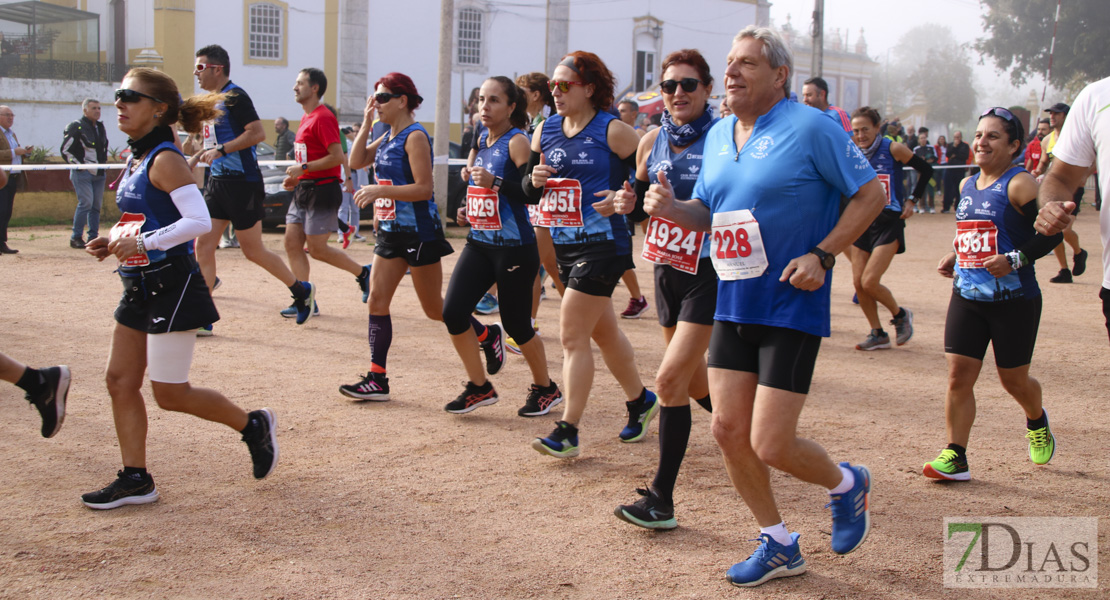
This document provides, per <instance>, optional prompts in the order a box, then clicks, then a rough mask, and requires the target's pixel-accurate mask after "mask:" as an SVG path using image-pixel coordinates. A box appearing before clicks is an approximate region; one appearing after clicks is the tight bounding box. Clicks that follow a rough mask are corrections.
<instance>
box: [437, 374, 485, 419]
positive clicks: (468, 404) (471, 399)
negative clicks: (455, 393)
mask: <svg viewBox="0 0 1110 600" xmlns="http://www.w3.org/2000/svg"><path fill="white" fill-rule="evenodd" d="M498 399H499V398H498V397H497V390H495V389H493V384H492V383H490V382H488V381H487V382H486V384H485V385H474V384H473V383H472V382H469V381H468V382H466V389H465V390H463V393H461V394H459V397H458V398H455V399H454V400H452V401H450V402H448V403H447V406H444V407H443V410H445V411H447V412H449V413H455V414H457V415H461V414H465V413H468V412H470V411H472V410H474V409H475V408H478V407H479V406H489V405H490V404H496V403H497V401H498Z"/></svg>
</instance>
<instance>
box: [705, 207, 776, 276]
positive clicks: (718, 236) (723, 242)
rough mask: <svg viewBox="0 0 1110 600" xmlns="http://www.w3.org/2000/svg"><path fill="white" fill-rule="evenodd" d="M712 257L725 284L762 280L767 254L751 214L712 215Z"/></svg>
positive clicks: (735, 211) (718, 274) (714, 266)
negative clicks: (743, 280)
mask: <svg viewBox="0 0 1110 600" xmlns="http://www.w3.org/2000/svg"><path fill="white" fill-rule="evenodd" d="M709 256H710V258H712V260H713V268H714V269H716V271H717V277H719V278H720V279H722V280H725V281H735V280H738V279H751V278H753V277H759V276H760V275H762V274H763V272H764V271H766V270H767V264H768V263H767V251H766V250H765V249H764V248H763V237H762V236H761V235H760V233H759V222H758V221H756V220H755V217H754V216H752V211H750V210H746V209H745V210H730V211H728V212H723V213H716V214H714V215H713V240H712V246H711V252H710V254H709Z"/></svg>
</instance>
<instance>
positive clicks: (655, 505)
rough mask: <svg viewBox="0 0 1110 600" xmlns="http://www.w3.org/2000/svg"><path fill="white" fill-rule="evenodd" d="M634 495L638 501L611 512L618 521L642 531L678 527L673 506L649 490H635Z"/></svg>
mask: <svg viewBox="0 0 1110 600" xmlns="http://www.w3.org/2000/svg"><path fill="white" fill-rule="evenodd" d="M636 493H637V494H640V499H639V500H637V501H636V502H634V503H632V504H622V505H620V506H618V507H617V509H616V510H615V511H613V514H614V515H616V516H617V518H618V519H620V520H622V521H627V522H629V523H632V524H633V525H638V526H640V527H643V528H644V529H674V528H675V527H678V521H676V520H675V518H674V504H671V503H668V502H665V501H664V500H663V499H661V498H660V497H659V496H657V495H655V492H654V491H653V490H651V488H648V489H640V488H637V489H636Z"/></svg>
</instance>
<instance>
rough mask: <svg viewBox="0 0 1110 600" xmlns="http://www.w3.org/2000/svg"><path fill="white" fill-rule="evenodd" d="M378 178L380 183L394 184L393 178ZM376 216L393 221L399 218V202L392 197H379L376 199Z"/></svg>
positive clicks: (382, 219)
mask: <svg viewBox="0 0 1110 600" xmlns="http://www.w3.org/2000/svg"><path fill="white" fill-rule="evenodd" d="M377 179H378V185H393V180H392V179H382V178H380V177H379V178H377ZM374 216H375V217H377V218H378V220H379V221H393V220H396V219H397V203H396V202H394V201H393V199H392V198H378V199H377V200H374Z"/></svg>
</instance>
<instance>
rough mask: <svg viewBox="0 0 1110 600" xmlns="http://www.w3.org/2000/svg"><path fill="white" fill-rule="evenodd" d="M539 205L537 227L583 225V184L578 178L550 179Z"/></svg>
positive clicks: (544, 188)
mask: <svg viewBox="0 0 1110 600" xmlns="http://www.w3.org/2000/svg"><path fill="white" fill-rule="evenodd" d="M539 207H540V208H539V218H537V219H536V226H537V227H581V226H582V225H583V220H582V184H580V183H579V182H578V180H577V179H563V178H559V177H555V178H552V179H548V180H547V183H546V184H544V186H543V198H541V199H540V204H539Z"/></svg>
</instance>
